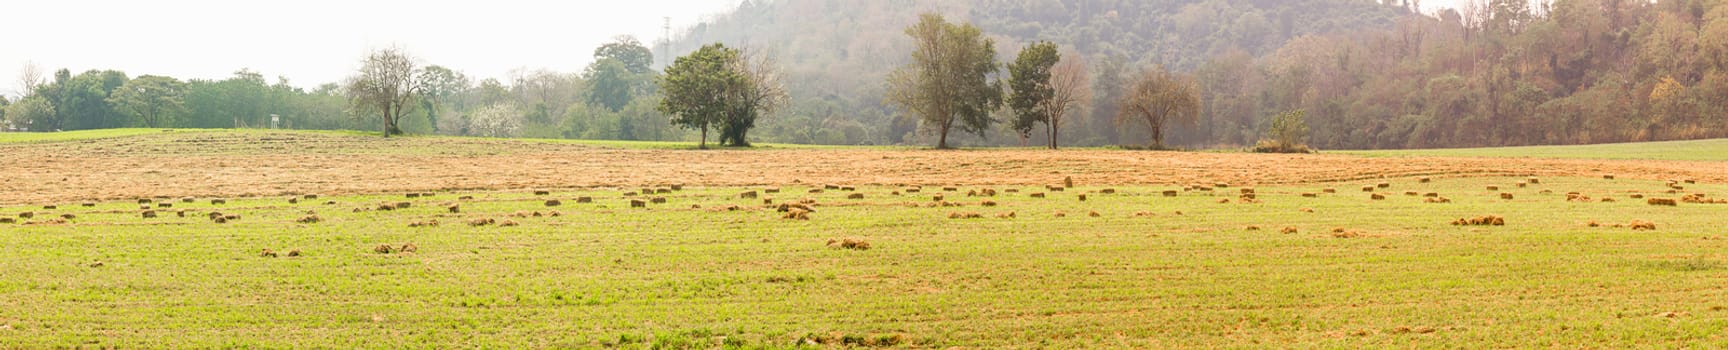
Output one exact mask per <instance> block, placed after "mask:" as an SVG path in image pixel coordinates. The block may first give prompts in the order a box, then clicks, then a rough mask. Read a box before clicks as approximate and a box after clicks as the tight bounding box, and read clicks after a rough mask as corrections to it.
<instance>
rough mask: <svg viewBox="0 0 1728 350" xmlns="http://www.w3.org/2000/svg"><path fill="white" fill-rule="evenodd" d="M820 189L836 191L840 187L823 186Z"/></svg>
mask: <svg viewBox="0 0 1728 350" xmlns="http://www.w3.org/2000/svg"><path fill="white" fill-rule="evenodd" d="M822 189H824V190H838V189H840V185H829V184H823V185H822Z"/></svg>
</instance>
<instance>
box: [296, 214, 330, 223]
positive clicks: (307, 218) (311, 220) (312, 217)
mask: <svg viewBox="0 0 1728 350" xmlns="http://www.w3.org/2000/svg"><path fill="white" fill-rule="evenodd" d="M323 220H324V219H322V218H319V217H318V216H317V215H307V216H302V217H300V219H299V220H294V222H298V223H302V224H316V223H318V222H319V221H323Z"/></svg>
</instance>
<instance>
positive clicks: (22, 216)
mask: <svg viewBox="0 0 1728 350" xmlns="http://www.w3.org/2000/svg"><path fill="white" fill-rule="evenodd" d="M33 217H36V213H35V212H28V211H27V212H22V213H18V218H20V219H29V218H33Z"/></svg>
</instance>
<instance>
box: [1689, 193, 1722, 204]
mask: <svg viewBox="0 0 1728 350" xmlns="http://www.w3.org/2000/svg"><path fill="white" fill-rule="evenodd" d="M1680 201H1681V202H1686V203H1691V204H1728V200H1725V199H1709V198H1704V194H1703V193H1694V194H1688V195H1686V196H1685V197H1680Z"/></svg>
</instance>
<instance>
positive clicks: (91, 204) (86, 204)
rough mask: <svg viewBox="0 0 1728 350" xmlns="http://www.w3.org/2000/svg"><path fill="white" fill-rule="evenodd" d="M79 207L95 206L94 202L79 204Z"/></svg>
mask: <svg viewBox="0 0 1728 350" xmlns="http://www.w3.org/2000/svg"><path fill="white" fill-rule="evenodd" d="M79 205H80V206H84V207H94V206H96V202H90V201H85V202H84V203H79Z"/></svg>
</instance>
